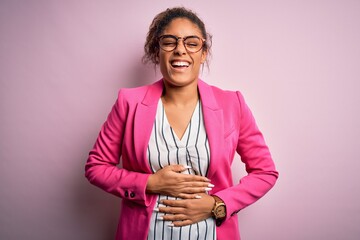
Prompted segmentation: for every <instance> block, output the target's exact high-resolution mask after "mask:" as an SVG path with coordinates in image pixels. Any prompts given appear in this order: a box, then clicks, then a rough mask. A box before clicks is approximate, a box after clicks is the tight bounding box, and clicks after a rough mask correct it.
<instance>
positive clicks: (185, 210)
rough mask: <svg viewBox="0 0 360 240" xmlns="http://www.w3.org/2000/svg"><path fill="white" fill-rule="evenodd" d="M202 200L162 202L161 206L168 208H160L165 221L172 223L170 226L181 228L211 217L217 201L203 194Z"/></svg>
mask: <svg viewBox="0 0 360 240" xmlns="http://www.w3.org/2000/svg"><path fill="white" fill-rule="evenodd" d="M200 196H201V199H184V200H162V201H161V204H164V205H165V206H166V207H159V209H156V210H158V211H159V212H161V213H166V215H164V216H162V219H163V220H164V221H172V223H170V224H169V226H173V227H181V226H186V225H190V224H194V223H197V222H200V221H202V220H204V219H207V218H209V217H211V211H212V209H213V207H214V205H215V199H214V198H213V197H212V196H209V195H207V194H204V193H201V194H200Z"/></svg>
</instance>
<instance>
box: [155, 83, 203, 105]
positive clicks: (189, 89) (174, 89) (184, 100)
mask: <svg viewBox="0 0 360 240" xmlns="http://www.w3.org/2000/svg"><path fill="white" fill-rule="evenodd" d="M198 99H199V94H198V88H197V81H195V82H194V83H193V84H190V85H187V86H182V87H178V86H171V85H169V84H167V83H166V82H165V83H164V92H163V95H162V100H163V101H164V102H165V103H168V104H174V105H176V106H186V105H189V104H193V103H194V102H197V101H198Z"/></svg>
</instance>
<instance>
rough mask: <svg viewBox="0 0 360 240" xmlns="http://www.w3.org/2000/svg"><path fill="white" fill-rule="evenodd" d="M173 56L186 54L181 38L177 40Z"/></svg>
mask: <svg viewBox="0 0 360 240" xmlns="http://www.w3.org/2000/svg"><path fill="white" fill-rule="evenodd" d="M174 53H175V54H179V55H183V54H185V53H186V48H185V43H184V40H183V39H182V38H179V39H178V40H177V44H176V48H175V49H174Z"/></svg>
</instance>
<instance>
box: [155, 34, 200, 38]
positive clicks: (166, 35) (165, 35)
mask: <svg viewBox="0 0 360 240" xmlns="http://www.w3.org/2000/svg"><path fill="white" fill-rule="evenodd" d="M160 37H175V38H189V37H196V38H202V37H200V36H197V35H189V36H184V37H179V36H175V35H172V34H164V35H161V36H160Z"/></svg>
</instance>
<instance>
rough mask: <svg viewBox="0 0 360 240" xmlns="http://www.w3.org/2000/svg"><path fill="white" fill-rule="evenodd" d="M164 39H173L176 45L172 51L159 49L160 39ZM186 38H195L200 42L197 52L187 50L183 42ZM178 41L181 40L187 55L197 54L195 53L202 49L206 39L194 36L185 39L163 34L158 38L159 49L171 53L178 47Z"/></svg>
mask: <svg viewBox="0 0 360 240" xmlns="http://www.w3.org/2000/svg"><path fill="white" fill-rule="evenodd" d="M165 37H168V38H173V39H175V40H176V45H175V47H174V48H173V49H172V50H166V49H163V48H162V47H161V44H160V41H161V39H163V38H165ZM188 38H197V39H199V40H201V47H200V48H199V50H197V51H195V52H193V51H189V50H188V49H187V47H186V44H185V41H186V39H188ZM180 39H181V40H182V42H183V45H184V47H185V50H186V51H187V52H189V53H197V52H199V51H200V50H201V49H203V48H204V44H205V42H206V39H204V38H201V37H199V36H196V35H191V36H186V37H177V36H174V35H170V34H165V35H161V36H160V37H159V39H158V43H159V47H160V48H161V49H162V50H164V51H165V52H172V51H174V50H175V49H176V48H177V47H178V45H179V40H180Z"/></svg>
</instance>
